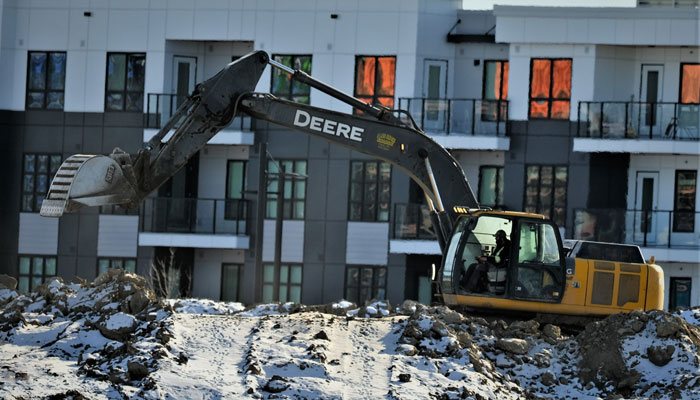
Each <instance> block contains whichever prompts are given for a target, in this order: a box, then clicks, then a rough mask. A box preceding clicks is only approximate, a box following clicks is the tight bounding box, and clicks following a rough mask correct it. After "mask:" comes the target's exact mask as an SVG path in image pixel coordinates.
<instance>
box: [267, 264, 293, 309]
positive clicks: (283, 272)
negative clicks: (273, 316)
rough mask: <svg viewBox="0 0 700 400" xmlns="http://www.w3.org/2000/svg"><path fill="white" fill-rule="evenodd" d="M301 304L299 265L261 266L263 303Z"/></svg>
mask: <svg viewBox="0 0 700 400" xmlns="http://www.w3.org/2000/svg"><path fill="white" fill-rule="evenodd" d="M273 301H279V302H282V303H284V302H288V301H292V302H295V303H300V302H301V264H282V265H280V268H279V270H276V269H275V265H274V264H265V265H264V266H263V302H264V303H270V302H273Z"/></svg>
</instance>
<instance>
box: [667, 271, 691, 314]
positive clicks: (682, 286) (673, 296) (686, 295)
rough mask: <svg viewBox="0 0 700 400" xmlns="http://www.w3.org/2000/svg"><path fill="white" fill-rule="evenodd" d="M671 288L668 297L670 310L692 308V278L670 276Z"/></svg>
mask: <svg viewBox="0 0 700 400" xmlns="http://www.w3.org/2000/svg"><path fill="white" fill-rule="evenodd" d="M670 283H671V288H670V291H669V293H670V296H669V298H668V309H669V310H670V311H673V310H677V309H679V308H690V303H691V301H690V293H691V289H692V286H693V285H692V284H693V280H692V279H691V278H687V277H685V278H677V277H673V278H670Z"/></svg>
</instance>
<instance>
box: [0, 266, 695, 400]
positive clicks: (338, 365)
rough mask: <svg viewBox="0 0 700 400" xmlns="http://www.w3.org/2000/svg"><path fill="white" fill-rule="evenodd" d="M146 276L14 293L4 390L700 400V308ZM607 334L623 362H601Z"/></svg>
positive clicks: (5, 335)
mask: <svg viewBox="0 0 700 400" xmlns="http://www.w3.org/2000/svg"><path fill="white" fill-rule="evenodd" d="M141 284H143V282H141V281H139V280H138V279H137V278H135V276H133V275H130V274H124V273H115V274H112V275H109V274H108V275H107V276H101V277H100V278H98V280H96V282H95V283H93V284H89V285H86V284H70V285H64V284H62V283H61V282H60V281H54V282H52V283H50V284H49V285H46V286H45V287H43V288H42V289H41V290H40V293H34V294H32V295H30V296H25V295H17V294H16V293H15V292H13V291H7V290H4V289H0V398H10V399H12V398H42V397H47V396H58V398H63V397H66V396H70V395H72V396H74V397H78V396H85V397H86V398H90V399H93V398H95V399H112V398H114V399H121V398H143V399H182V398H188V399H211V398H223V399H229V398H231V399H239V398H307V399H310V398H324V399H369V398H371V399H374V398H390V399H416V398H426V399H427V398H439V399H453V398H455V399H456V398H476V399H520V398H545V399H559V398H591V399H592V398H608V397H614V396H623V397H625V398H681V399H694V398H700V357H698V349H699V346H700V329H699V327H698V325H699V324H700V310H697V309H695V310H686V311H682V312H678V313H675V314H669V313H663V312H652V313H633V314H630V315H622V316H615V317H611V318H608V319H606V320H603V321H599V322H597V323H596V325H594V326H591V327H590V328H591V329H587V330H586V331H584V332H581V333H580V334H578V335H576V336H566V335H562V334H561V331H560V330H559V328H558V327H556V326H553V325H544V326H542V325H540V324H539V323H538V322H537V321H515V322H511V323H510V324H508V323H506V322H504V321H500V320H495V319H494V320H491V321H487V320H485V319H483V318H480V317H474V316H464V315H461V314H459V313H457V312H455V311H453V310H450V309H449V308H447V307H425V306H422V305H419V304H416V303H414V302H409V303H406V304H404V305H402V307H399V308H394V309H392V308H391V307H390V305H389V304H388V303H386V302H374V303H371V304H368V305H365V306H361V307H357V306H356V305H355V304H352V303H350V302H347V301H344V300H343V301H339V302H337V303H331V304H327V305H322V306H302V305H298V304H293V303H285V304H262V305H255V306H251V307H247V308H246V307H244V306H243V305H241V304H240V303H222V302H214V301H211V300H204V299H179V300H169V301H167V302H158V301H155V300H154V299H153V298H151V297H149V296H152V294H148V291H147V290H146V289H144V288H142V287H141V288H139V285H141ZM139 290H141V291H142V292H143V293H147V294H148V295H143V293H141V292H139ZM144 296H145V297H144ZM144 299H145V300H144ZM610 332H612V334H611V333H610ZM605 341H608V342H609V343H607V344H606V345H609V346H612V347H611V348H618V349H619V355H620V358H621V360H622V361H620V363H619V365H616V368H617V369H615V370H612V371H610V370H605V368H606V367H607V366H606V365H601V364H596V362H597V360H596V359H595V357H594V359H590V354H591V351H593V353H596V349H597V347H598V346H601V347H600V348H603V347H602V345H603V344H605V343H603V342H605ZM598 353H599V352H598ZM598 355H600V354H598ZM602 356H603V357H602V360H603V361H602V363H603V364H606V363H608V361H607V359H606V355H602ZM613 356H614V355H612V354H611V355H610V357H613ZM611 364H614V363H611ZM583 368H588V369H591V368H592V369H594V370H595V371H598V372H597V373H593V374H592V375H593V376H594V377H593V378H592V379H589V380H588V381H587V380H584V379H583V376H586V374H585V373H584V372H585V371H584V369H583ZM606 374H607V375H606ZM610 376H613V377H617V378H610ZM616 379H617V381H616ZM620 380H624V381H625V382H621V381H620Z"/></svg>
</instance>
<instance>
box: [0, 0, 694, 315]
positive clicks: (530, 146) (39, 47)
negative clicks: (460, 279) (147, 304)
mask: <svg viewBox="0 0 700 400" xmlns="http://www.w3.org/2000/svg"><path fill="white" fill-rule="evenodd" d="M0 4H1V5H2V6H1V7H0V12H2V15H1V21H2V30H1V31H0V35H1V36H0V43H1V47H0V71H2V74H0V110H1V111H0V125H2V132H3V133H2V135H0V137H1V138H2V139H0V140H2V145H0V148H1V149H2V150H1V151H2V152H3V153H2V157H0V160H1V161H0V162H2V163H3V166H4V169H3V171H5V173H4V174H3V187H6V188H8V190H7V193H9V195H8V196H4V197H2V200H0V201H2V204H0V215H1V217H0V218H1V221H2V226H3V229H2V231H1V235H2V238H1V240H0V273H7V274H10V275H12V276H15V277H17V278H18V280H19V283H20V288H21V289H22V290H28V289H31V288H32V287H34V286H36V285H38V284H40V283H41V282H42V281H43V280H44V279H46V278H47V277H49V276H54V275H59V276H62V277H64V278H65V279H70V278H72V277H73V276H79V277H82V278H86V279H92V278H94V277H95V276H96V275H97V274H99V273H100V272H101V271H103V270H105V269H107V268H115V267H116V268H125V269H128V270H133V271H135V272H138V273H140V274H143V275H151V276H153V277H154V282H156V286H158V288H159V289H160V290H161V291H162V292H164V293H167V294H169V295H171V296H180V295H182V296H197V297H209V298H213V299H221V300H235V301H242V302H245V303H254V302H267V301H300V302H303V303H309V304H311V303H321V302H327V301H333V300H337V299H340V298H347V299H351V300H354V301H360V302H361V301H364V300H368V299H371V298H375V297H376V298H387V299H389V300H390V301H392V302H398V301H401V300H403V299H405V298H411V299H417V300H421V301H426V302H427V301H429V299H430V295H431V294H430V274H431V265H432V264H436V265H437V266H439V263H440V255H439V248H438V246H437V243H436V241H435V239H434V235H433V232H432V228H431V227H430V223H429V219H428V218H427V212H426V208H425V205H423V196H422V194H421V193H420V191H419V189H418V188H417V186H416V185H414V184H413V183H411V182H410V180H409V178H408V177H407V176H405V175H404V174H402V173H401V172H400V171H398V170H394V169H392V168H391V166H390V165H388V164H386V163H383V162H380V161H379V160H375V159H372V158H370V157H367V156H364V155H361V154H358V153H355V152H351V151H349V150H346V149H344V148H341V147H339V146H335V145H331V144H328V143H326V142H324V141H322V140H319V139H316V138H313V137H308V136H306V135H304V134H301V133H299V132H294V131H290V130H288V129H285V128H282V127H279V126H276V125H274V124H270V123H267V122H265V121H260V120H254V119H251V118H250V117H245V116H242V117H238V118H236V119H234V121H233V122H232V124H231V125H230V126H228V127H227V128H226V129H224V130H223V131H221V132H220V133H218V134H217V135H216V136H215V137H214V138H213V139H211V140H210V141H209V143H208V145H207V146H206V147H205V148H204V149H202V150H201V151H200V152H199V153H198V155H197V156H196V157H194V158H193V159H191V160H190V162H189V163H188V165H187V166H186V167H185V168H183V169H182V170H181V171H180V172H178V174H177V175H176V176H174V177H173V178H172V179H171V180H170V181H169V182H167V183H166V184H165V185H163V186H162V187H161V188H159V189H158V191H157V193H154V194H153V195H152V196H151V197H149V198H148V199H146V201H145V202H144V204H143V205H142V206H141V208H140V209H139V210H122V209H120V208H116V207H114V208H112V207H110V208H102V209H85V210H82V211H80V212H79V213H76V214H68V215H64V216H63V217H61V218H60V219H58V220H57V219H48V218H43V217H40V216H39V215H38V210H39V207H40V204H41V199H42V198H43V196H44V195H45V193H46V189H47V188H48V184H49V180H50V179H51V177H52V175H53V172H55V169H56V168H57V167H58V165H60V162H61V161H62V160H64V159H65V158H67V157H68V156H70V155H72V154H76V153H86V154H108V153H110V152H111V151H112V149H113V148H115V147H119V148H121V149H123V150H125V151H128V152H132V153H135V152H136V151H137V150H138V149H139V148H140V147H141V146H142V145H143V143H144V142H145V141H147V140H149V139H150V138H151V137H153V135H155V133H156V132H158V131H159V130H160V128H161V127H162V126H163V124H164V123H165V121H167V120H168V118H169V117H170V116H171V115H172V113H173V112H174V110H175V109H176V108H177V107H178V105H179V104H181V102H182V101H183V100H184V98H185V97H186V94H187V93H189V92H190V91H191V90H192V89H193V88H194V85H195V84H196V83H198V82H201V81H203V80H205V79H207V78H209V77H211V76H213V75H214V74H215V73H216V72H218V71H219V70H220V69H221V68H222V67H223V66H225V65H226V64H227V63H230V62H231V61H234V60H235V59H236V58H238V57H240V56H242V55H244V54H246V53H248V52H250V51H253V50H264V51H266V52H268V53H269V54H271V56H272V57H273V58H275V59H276V60H277V61H279V62H281V63H283V64H286V65H289V66H291V67H296V68H300V69H302V70H304V71H307V72H309V73H311V74H312V75H313V76H314V77H316V78H318V79H320V80H322V81H325V82H327V83H329V84H331V85H332V86H334V87H336V88H338V89H340V90H342V91H344V92H346V93H349V94H352V95H354V96H356V97H358V98H360V99H363V100H365V101H368V102H376V103H380V104H383V105H386V106H388V107H400V108H402V109H405V110H407V111H409V112H410V113H411V114H412V116H413V118H414V119H415V120H416V121H417V122H418V123H419V125H421V126H422V128H423V130H424V131H425V132H426V133H427V134H429V135H431V136H432V137H433V138H435V139H436V140H437V141H438V142H440V143H441V144H443V145H444V146H445V147H446V148H448V149H449V150H450V151H451V152H452V153H453V155H454V156H455V158H456V159H457V160H458V161H459V162H460V164H461V165H462V167H463V168H464V170H465V173H466V176H467V178H468V179H469V181H470V184H471V186H472V189H473V190H474V192H475V194H476V195H477V197H478V199H479V201H480V203H481V204H482V205H485V206H490V207H497V208H503V209H508V210H525V211H533V212H539V213H543V214H545V215H548V216H550V217H551V218H552V219H554V220H555V222H557V224H558V225H559V227H560V230H561V231H562V233H563V234H564V236H565V237H567V238H579V239H591V240H602V241H612V242H620V243H634V244H638V245H640V246H641V247H642V250H643V252H644V254H645V256H646V257H651V256H654V257H655V259H656V261H657V263H658V264H660V265H661V266H662V267H663V268H664V271H665V272H666V277H667V278H666V279H667V282H666V290H667V298H668V299H669V306H671V307H675V306H684V305H698V304H700V259H699V257H700V256H699V250H700V227H698V224H697V223H696V222H697V221H696V220H697V216H698V215H697V211H696V210H697V209H698V205H699V204H700V203H699V201H700V200H698V197H697V195H696V187H697V172H698V168H699V162H698V156H699V155H700V142H698V137H699V132H698V119H699V116H700V111H699V107H700V106H699V103H700V58H699V56H698V52H699V51H700V42H699V38H698V30H697V26H698V8H697V4H696V3H692V2H691V3H690V4H681V5H675V7H674V4H673V3H670V4H669V5H666V6H663V5H662V6H649V5H644V4H640V5H638V6H637V7H633V8H625V9H616V8H583V9H580V8H575V9H572V8H560V7H557V8H546V7H499V6H496V8H495V9H494V10H493V11H470V10H464V9H462V7H461V6H462V5H461V2H458V1H428V0H412V1H398V0H397V1H383V2H370V1H364V0H362V1H354V2H347V1H337V2H336V1H314V0H309V1H295V2H283V1H272V0H270V1H207V2H199V1H191V0H182V1H165V0H163V1H150V2H140V1H68V0H65V1H51V2H22V1H7V0H5V1H2V2H0ZM256 91H259V92H267V93H272V94H274V95H275V96H278V97H281V98H287V99H291V100H294V101H298V102H301V103H306V104H311V105H313V106H317V107H323V108H327V109H330V110H335V111H340V112H345V113H352V112H353V111H352V108H351V107H350V106H348V105H346V104H344V103H342V102H340V101H338V100H336V99H333V98H331V97H329V96H327V95H325V94H323V93H321V92H319V91H317V90H315V89H310V88H309V87H308V86H305V85H301V84H299V83H298V82H291V81H290V80H289V78H288V77H287V76H286V75H285V74H283V73H279V72H276V71H275V72H273V71H271V69H270V68H267V69H266V70H265V72H264V73H263V76H262V78H261V79H260V81H259V82H258V84H257V87H256ZM263 143H264V144H265V145H266V149H267V150H266V152H265V153H261V151H260V149H261V147H260V145H261V144H263ZM261 164H262V165H261ZM261 166H262V168H261ZM282 169H283V170H284V171H285V172H286V173H291V175H285V177H284V182H283V183H282V182H281V181H282V178H281V176H280V170H282ZM261 171H263V173H264V174H265V175H266V176H264V177H262V178H263V180H261V179H260V178H261V176H260V173H261ZM261 182H263V185H261V184H260V183H261ZM261 192H263V193H261ZM278 197H279V200H280V201H279V202H278ZM259 199H264V200H263V202H264V204H260V206H261V207H258V205H259V203H260V201H259ZM258 210H260V212H259V211H258ZM263 214H264V217H263V218H262V219H263V221H262V223H258V222H259V221H260V218H259V216H260V215H263ZM278 214H279V217H280V218H278ZM280 219H281V220H282V221H283V223H282V229H281V241H280V243H281V244H280V246H278V247H279V251H280V253H281V254H280V257H281V263H280V265H276V264H275V263H274V260H275V251H276V246H275V241H276V237H277V236H278V235H277V234H276V224H277V221H278V220H280ZM260 227H262V231H260V229H259V228H260Z"/></svg>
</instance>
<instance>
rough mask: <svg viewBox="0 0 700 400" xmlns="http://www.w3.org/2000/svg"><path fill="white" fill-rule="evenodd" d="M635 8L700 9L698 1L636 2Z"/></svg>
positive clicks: (660, 0)
mask: <svg viewBox="0 0 700 400" xmlns="http://www.w3.org/2000/svg"><path fill="white" fill-rule="evenodd" d="M637 7H676V8H700V1H698V0H637Z"/></svg>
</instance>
